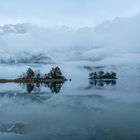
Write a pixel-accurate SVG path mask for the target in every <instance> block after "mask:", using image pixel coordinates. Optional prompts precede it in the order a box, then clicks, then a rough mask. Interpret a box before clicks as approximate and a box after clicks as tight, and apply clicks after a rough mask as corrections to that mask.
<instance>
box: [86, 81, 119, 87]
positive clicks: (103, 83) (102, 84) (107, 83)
mask: <svg viewBox="0 0 140 140" xmlns="http://www.w3.org/2000/svg"><path fill="white" fill-rule="evenodd" d="M116 84H117V81H116V80H92V79H90V80H89V87H88V88H89V89H90V88H92V87H94V88H103V87H109V86H115V85H116Z"/></svg>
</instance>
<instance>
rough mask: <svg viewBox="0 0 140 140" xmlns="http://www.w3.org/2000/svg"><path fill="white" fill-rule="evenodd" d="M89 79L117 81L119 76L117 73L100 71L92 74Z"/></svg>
mask: <svg viewBox="0 0 140 140" xmlns="http://www.w3.org/2000/svg"><path fill="white" fill-rule="evenodd" d="M89 79H95V80H97V79H99V80H101V79H102V80H115V79H117V74H116V72H113V71H112V72H104V71H99V72H92V73H90V74H89Z"/></svg>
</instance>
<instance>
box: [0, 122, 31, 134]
mask: <svg viewBox="0 0 140 140" xmlns="http://www.w3.org/2000/svg"><path fill="white" fill-rule="evenodd" d="M27 128H28V126H27V124H24V123H16V124H0V132H1V133H15V134H24V133H26V131H27Z"/></svg>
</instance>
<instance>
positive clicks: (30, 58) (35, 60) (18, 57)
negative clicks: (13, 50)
mask: <svg viewBox="0 0 140 140" xmlns="http://www.w3.org/2000/svg"><path fill="white" fill-rule="evenodd" d="M52 63H54V62H53V61H52V59H51V58H49V57H48V56H46V54H43V53H38V54H30V53H27V52H20V53H19V54H12V55H10V54H6V55H3V56H0V64H52Z"/></svg>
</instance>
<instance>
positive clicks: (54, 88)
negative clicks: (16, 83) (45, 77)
mask: <svg viewBox="0 0 140 140" xmlns="http://www.w3.org/2000/svg"><path fill="white" fill-rule="evenodd" d="M21 85H22V87H23V88H25V87H26V90H27V92H28V93H31V92H33V91H37V92H39V91H40V90H41V88H42V87H45V88H47V87H48V88H49V89H50V90H51V92H52V93H59V92H60V90H61V87H62V85H63V83H60V82H52V83H51V82H50V83H22V84H21Z"/></svg>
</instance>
